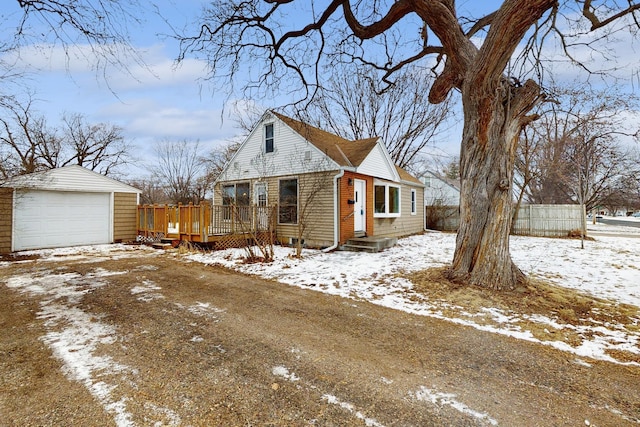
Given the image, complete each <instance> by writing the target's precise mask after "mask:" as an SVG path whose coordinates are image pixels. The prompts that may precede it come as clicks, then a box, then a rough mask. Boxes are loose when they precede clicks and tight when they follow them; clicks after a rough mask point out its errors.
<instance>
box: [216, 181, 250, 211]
mask: <svg viewBox="0 0 640 427" xmlns="http://www.w3.org/2000/svg"><path fill="white" fill-rule="evenodd" d="M250 201H251V198H250V194H249V183H248V182H239V183H237V184H227V185H223V186H222V204H223V205H225V206H230V205H238V206H249V204H250Z"/></svg>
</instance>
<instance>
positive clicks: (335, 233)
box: [322, 168, 344, 252]
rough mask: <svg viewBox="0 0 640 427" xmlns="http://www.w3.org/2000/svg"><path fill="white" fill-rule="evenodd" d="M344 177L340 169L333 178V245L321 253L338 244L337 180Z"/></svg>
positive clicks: (333, 248)
mask: <svg viewBox="0 0 640 427" xmlns="http://www.w3.org/2000/svg"><path fill="white" fill-rule="evenodd" d="M343 176H344V169H342V168H340V172H338V174H337V175H335V176H334V177H333V210H334V212H333V217H334V220H335V223H334V224H333V245H331V246H329V247H328V248H325V249H323V250H322V252H331V251H333V250H335V249H336V248H337V247H338V245H339V244H340V200H339V198H338V180H339V179H340V178H342V177H343Z"/></svg>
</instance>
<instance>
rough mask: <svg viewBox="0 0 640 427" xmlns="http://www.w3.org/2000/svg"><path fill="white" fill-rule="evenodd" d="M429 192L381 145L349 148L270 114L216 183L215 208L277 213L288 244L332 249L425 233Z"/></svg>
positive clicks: (366, 142) (373, 141)
mask: <svg viewBox="0 0 640 427" xmlns="http://www.w3.org/2000/svg"><path fill="white" fill-rule="evenodd" d="M423 188H424V185H423V184H422V183H421V182H420V181H419V180H418V179H417V178H415V177H413V176H412V175H410V174H409V173H408V172H407V171H405V170H403V169H402V168H400V167H397V166H396V165H395V164H394V163H393V161H392V159H391V157H390V155H389V152H388V151H387V149H386V147H385V145H384V143H383V141H382V140H381V139H380V138H368V139H363V140H356V141H350V140H347V139H344V138H341V137H339V136H337V135H334V134H332V133H329V132H326V131H324V130H321V129H318V128H316V127H313V126H310V125H308V124H306V123H303V122H300V121H298V120H294V119H292V118H289V117H286V116H284V115H282V114H279V113H277V112H274V111H268V112H267V113H265V114H264V116H263V117H262V118H261V120H260V121H259V123H258V124H257V125H256V126H255V127H254V128H253V130H252V131H251V133H250V134H249V135H248V136H247V138H246V139H245V140H244V141H243V143H242V144H241V145H240V147H239V149H238V151H237V152H236V153H235V155H234V156H233V158H232V159H231V160H230V161H229V163H228V164H227V165H226V166H225V168H224V169H223V171H222V173H221V174H220V176H219V178H218V179H217V181H216V183H215V188H214V204H222V205H235V206H248V205H255V206H273V207H275V209H274V212H275V213H274V215H275V216H276V218H274V220H275V221H274V223H275V224H276V234H277V237H278V240H279V241H280V242H281V243H283V244H293V243H296V242H297V239H298V238H299V237H298V236H301V239H302V240H303V243H304V244H305V245H306V246H308V247H318V248H329V249H332V248H337V247H339V246H341V245H343V244H345V243H346V242H347V241H348V240H349V239H352V238H354V237H363V236H373V237H381V238H382V237H391V238H397V237H400V236H406V235H411V234H415V233H419V232H422V231H423V230H424V198H423V197H424V192H423Z"/></svg>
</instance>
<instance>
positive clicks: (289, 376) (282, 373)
mask: <svg viewBox="0 0 640 427" xmlns="http://www.w3.org/2000/svg"><path fill="white" fill-rule="evenodd" d="M271 373H272V374H273V375H275V376H277V377H282V378H284V379H285V380H288V381H291V382H295V381H298V380H300V378H299V377H298V376H297V375H296V374H295V373H293V372H291V373H289V370H288V369H287V368H285V367H284V366H276V367H274V368H273V369H272V370H271Z"/></svg>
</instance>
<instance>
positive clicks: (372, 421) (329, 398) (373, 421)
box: [322, 394, 383, 427]
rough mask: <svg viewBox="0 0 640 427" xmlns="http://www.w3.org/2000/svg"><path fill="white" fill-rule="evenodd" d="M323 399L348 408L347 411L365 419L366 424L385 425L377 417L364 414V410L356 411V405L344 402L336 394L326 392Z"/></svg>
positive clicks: (377, 426) (381, 426)
mask: <svg viewBox="0 0 640 427" xmlns="http://www.w3.org/2000/svg"><path fill="white" fill-rule="evenodd" d="M322 400H326V401H327V403H330V404H332V405H337V406H339V407H340V408H342V409H344V410H346V411H347V412H350V413H352V414H353V415H354V416H355V417H356V418H357V419H359V420H362V421H364V425H366V426H371V427H383V425H382V424H380V423H379V422H378V421H376V419H375V418H369V417H366V416H364V414H362V412H360V411H356V410H355V407H354V406H353V405H352V404H351V403H348V402H342V401H340V399H338V398H337V397H336V396H333V395H331V394H325V395H323V396H322Z"/></svg>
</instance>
